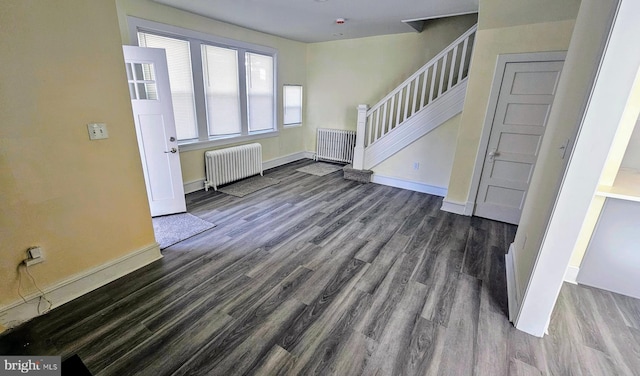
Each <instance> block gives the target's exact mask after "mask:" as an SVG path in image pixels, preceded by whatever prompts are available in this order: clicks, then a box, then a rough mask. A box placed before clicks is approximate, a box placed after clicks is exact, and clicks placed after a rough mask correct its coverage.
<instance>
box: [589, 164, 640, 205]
mask: <svg viewBox="0 0 640 376" xmlns="http://www.w3.org/2000/svg"><path fill="white" fill-rule="evenodd" d="M596 195H598V196H604V197H611V198H617V199H621V200H629V201H638V202H640V171H638V170H633V169H627V168H621V169H620V170H619V171H618V175H617V176H616V180H615V182H614V183H613V186H606V185H600V186H598V191H597V192H596Z"/></svg>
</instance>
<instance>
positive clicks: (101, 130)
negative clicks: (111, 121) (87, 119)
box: [87, 123, 109, 140]
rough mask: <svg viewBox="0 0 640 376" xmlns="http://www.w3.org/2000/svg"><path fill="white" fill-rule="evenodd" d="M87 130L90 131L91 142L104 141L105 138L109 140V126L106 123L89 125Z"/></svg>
mask: <svg viewBox="0 0 640 376" xmlns="http://www.w3.org/2000/svg"><path fill="white" fill-rule="evenodd" d="M87 130H88V131H89V139H90V140H103V139H105V138H109V132H108V131H107V124H105V123H91V124H87Z"/></svg>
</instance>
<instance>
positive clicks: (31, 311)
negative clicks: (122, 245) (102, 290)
mask: <svg viewBox="0 0 640 376" xmlns="http://www.w3.org/2000/svg"><path fill="white" fill-rule="evenodd" d="M161 258H162V254H161V253H160V246H159V245H158V243H154V244H151V245H149V246H146V247H144V248H142V249H139V250H137V251H134V252H132V253H130V254H128V255H126V256H123V257H120V258H118V259H115V260H112V261H109V262H107V263H105V264H102V265H100V266H98V267H95V268H92V269H89V270H86V271H84V272H81V273H78V274H76V275H74V276H72V277H70V278H67V279H65V280H63V281H61V282H58V283H56V284H55V285H53V286H49V287H46V288H44V289H43V291H44V292H45V294H46V295H47V298H48V299H49V300H50V301H51V303H53V307H52V309H53V308H56V307H59V306H61V305H63V304H65V303H67V302H69V301H71V300H73V299H76V298H78V297H80V296H82V295H84V294H86V293H88V292H91V291H93V290H95V289H97V288H99V287H102V286H104V285H106V284H108V283H109V282H112V281H115V280H116V279H118V278H120V277H122V276H125V275H127V274H129V273H131V272H133V271H134V270H136V269H140V268H142V267H143V266H145V265H148V264H150V263H152V262H154V261H156V260H159V259H161ZM33 274H36V277H37V273H35V272H33ZM39 296H40V294H39V293H34V294H30V295H28V296H26V297H25V298H26V300H27V303H25V302H24V301H23V300H18V301H16V302H14V303H11V304H9V305H6V306H4V307H1V308H0V324H2V325H3V326H5V327H7V328H13V327H15V326H17V325H19V324H21V323H23V322H25V321H28V320H31V319H32V318H34V317H36V316H38V302H39V300H40V299H39ZM46 306H47V304H46V303H42V307H43V308H44V307H46Z"/></svg>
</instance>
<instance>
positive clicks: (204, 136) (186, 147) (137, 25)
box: [127, 16, 288, 152]
mask: <svg viewBox="0 0 640 376" xmlns="http://www.w3.org/2000/svg"><path fill="white" fill-rule="evenodd" d="M127 22H128V25H129V38H130V41H131V44H132V45H135V46H137V45H138V31H143V32H149V33H152V34H156V35H160V36H165V37H169V38H175V39H181V40H186V41H188V42H189V48H190V52H191V70H192V75H193V91H194V94H195V110H196V123H197V124H196V125H197V128H198V139H197V140H196V139H193V140H182V141H179V142H178V145H179V149H180V152H183V151H190V150H198V149H205V148H209V147H213V146H222V145H229V144H236V143H240V142H246V141H251V140H257V139H263V138H269V137H277V136H278V135H279V130H280V127H279V122H278V119H277V118H278V108H279V107H278V102H279V98H280V96H279V95H278V91H277V88H278V84H277V83H278V76H277V73H278V51H277V50H276V49H274V48H271V47H266V46H261V45H257V44H252V43H248V42H243V41H238V40H234V39H229V38H224V37H218V36H214V35H211V34H207V33H203V32H199V31H195V30H190V29H185V28H182V27H178V26H173V25H168V24H163V23H160V22H155V21H149V20H144V19H142V18H137V17H132V16H128V17H127ZM201 43H205V44H210V45H213V46H218V47H225V48H232V49H235V50H238V59H239V60H240V61H239V66H240V67H242V72H240V73H239V80H240V81H239V83H240V85H241V87H246V74H245V72H244V53H245V52H254V53H258V54H263V55H268V56H271V57H272V58H273V67H274V69H273V96H274V100H273V102H274V103H273V106H274V108H273V126H274V129H273V130H268V131H255V132H249V125H248V121H247V112H246V100H247V99H246V96H243V95H241V96H240V104H241V108H243V110H242V112H241V123H242V134H241V135H226V136H216V137H209V129H208V124H207V105H206V98H205V97H206V95H205V90H204V73H203V72H204V71H203V69H202V49H201V47H200V45H201ZM287 127H288V126H287Z"/></svg>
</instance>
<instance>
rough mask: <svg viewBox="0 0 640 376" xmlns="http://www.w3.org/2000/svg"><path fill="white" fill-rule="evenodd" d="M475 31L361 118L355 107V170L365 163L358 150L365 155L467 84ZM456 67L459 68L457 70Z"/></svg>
mask: <svg viewBox="0 0 640 376" xmlns="http://www.w3.org/2000/svg"><path fill="white" fill-rule="evenodd" d="M476 30H477V25H474V26H473V27H471V28H470V29H469V30H467V31H466V32H465V33H464V34H462V35H461V36H460V37H459V38H457V39H456V40H455V41H453V42H452V43H451V44H450V45H449V46H447V47H446V48H445V49H444V50H442V51H441V52H440V53H438V54H437V55H436V56H434V57H433V58H432V59H431V60H429V62H427V63H426V64H425V65H423V66H422V67H421V68H420V69H418V71H416V72H415V73H414V74H413V75H411V77H409V78H407V79H406V80H405V81H404V82H403V83H402V84H400V85H398V87H396V88H395V89H394V90H392V91H391V92H390V93H389V94H387V95H386V96H385V97H384V98H383V99H382V100H381V101H379V102H378V103H376V104H375V105H374V106H373V107H371V108H369V107H368V106H365V107H367V110H366V112H365V113H364V115H363V114H362V109H363V108H364V107H363V106H364V105H360V106H358V139H359V140H360V141H361V144H360V143H358V144H357V145H356V155H355V156H354V162H353V167H354V168H355V169H359V167H358V163H360V162H362V163H364V162H363V159H364V154H362V156H359V155H358V152H359V151H360V150H359V149H358V148H359V147H362V149H363V150H362V153H364V151H365V149H366V148H368V147H369V146H371V145H372V144H374V143H376V142H377V141H378V140H380V139H381V138H383V137H384V136H386V135H387V134H389V133H391V132H393V131H395V130H396V129H397V128H398V127H400V126H402V124H404V123H405V122H406V121H407V120H409V119H411V118H412V117H414V116H416V115H417V114H418V113H420V111H422V110H423V109H425V107H426V106H428V105H431V103H432V102H434V101H435V100H437V99H438V98H440V97H441V96H443V94H445V93H446V92H448V91H450V90H451V89H453V88H454V87H457V86H459V85H460V84H461V83H462V82H463V81H465V80H466V77H467V74H468V68H469V65H470V62H469V59H470V56H471V55H472V53H471V52H472V51H471V50H472V48H473V40H474V38H475V32H476ZM456 64H459V65H458V66H457V67H456ZM425 110H426V109H425ZM381 112H382V116H380V113H381ZM362 116H364V118H363V119H361V117H362ZM360 128H362V130H361V129H360ZM361 133H362V134H361ZM360 157H362V159H359V158H360Z"/></svg>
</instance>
